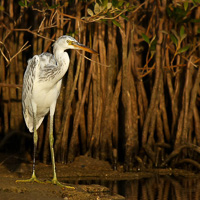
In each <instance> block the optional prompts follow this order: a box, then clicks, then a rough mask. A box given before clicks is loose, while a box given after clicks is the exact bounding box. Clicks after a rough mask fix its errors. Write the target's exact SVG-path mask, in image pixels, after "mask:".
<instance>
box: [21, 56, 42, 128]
mask: <svg viewBox="0 0 200 200" xmlns="http://www.w3.org/2000/svg"><path fill="white" fill-rule="evenodd" d="M39 63H40V59H39V56H37V55H36V56H34V57H33V58H32V59H30V60H28V66H27V68H26V71H25V73H24V79H23V88H22V107H23V115H24V119H25V122H26V125H27V127H28V128H29V131H30V132H33V110H32V103H31V99H32V92H33V85H34V81H35V78H36V69H37V68H38V67H39Z"/></svg>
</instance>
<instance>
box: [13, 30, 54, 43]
mask: <svg viewBox="0 0 200 200" xmlns="http://www.w3.org/2000/svg"><path fill="white" fill-rule="evenodd" d="M13 31H26V32H28V33H31V34H33V35H36V36H38V37H41V38H44V39H45V40H51V41H52V42H55V40H52V39H50V38H48V37H45V36H42V35H40V34H38V33H36V32H34V31H31V30H29V29H13Z"/></svg>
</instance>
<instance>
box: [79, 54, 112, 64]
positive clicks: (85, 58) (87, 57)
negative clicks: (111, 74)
mask: <svg viewBox="0 0 200 200" xmlns="http://www.w3.org/2000/svg"><path fill="white" fill-rule="evenodd" d="M76 52H77V53H78V54H79V55H80V56H83V57H84V58H85V59H87V60H89V61H91V62H94V63H96V64H98V65H101V66H105V67H111V66H110V65H104V64H101V63H99V62H96V61H94V60H92V59H90V58H88V57H87V56H84V55H83V54H81V53H80V52H79V51H76Z"/></svg>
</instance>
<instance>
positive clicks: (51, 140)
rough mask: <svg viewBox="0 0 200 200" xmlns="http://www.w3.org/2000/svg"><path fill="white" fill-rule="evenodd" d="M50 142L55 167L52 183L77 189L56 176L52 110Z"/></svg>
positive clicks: (51, 116) (53, 166)
mask: <svg viewBox="0 0 200 200" xmlns="http://www.w3.org/2000/svg"><path fill="white" fill-rule="evenodd" d="M49 143H50V151H51V162H52V168H53V179H52V181H51V182H52V183H53V184H55V185H58V186H61V187H65V188H70V189H75V188H74V187H71V186H66V185H63V184H61V183H60V182H59V181H58V179H57V176H56V166H55V156H54V149H53V144H54V136H53V115H51V110H50V132H49Z"/></svg>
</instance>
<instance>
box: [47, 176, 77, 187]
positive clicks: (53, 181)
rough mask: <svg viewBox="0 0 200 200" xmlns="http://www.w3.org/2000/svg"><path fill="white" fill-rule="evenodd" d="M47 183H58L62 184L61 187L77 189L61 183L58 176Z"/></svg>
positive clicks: (58, 184)
mask: <svg viewBox="0 0 200 200" xmlns="http://www.w3.org/2000/svg"><path fill="white" fill-rule="evenodd" d="M47 183H51V184H53V185H57V186H60V187H62V188H67V189H75V187H72V186H68V185H63V184H62V183H60V182H59V181H58V180H57V179H56V178H53V179H52V180H51V181H47Z"/></svg>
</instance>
